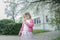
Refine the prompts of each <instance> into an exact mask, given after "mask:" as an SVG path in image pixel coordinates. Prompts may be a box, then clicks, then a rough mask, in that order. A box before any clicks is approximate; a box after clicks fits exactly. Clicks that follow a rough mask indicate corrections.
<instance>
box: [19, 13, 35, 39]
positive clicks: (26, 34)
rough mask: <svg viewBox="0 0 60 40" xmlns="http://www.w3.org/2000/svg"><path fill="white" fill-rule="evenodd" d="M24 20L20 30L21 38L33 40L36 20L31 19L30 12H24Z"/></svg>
mask: <svg viewBox="0 0 60 40" xmlns="http://www.w3.org/2000/svg"><path fill="white" fill-rule="evenodd" d="M23 17H24V21H23V23H22V27H21V30H20V31H19V35H20V36H21V40H33V33H32V32H33V26H34V21H33V20H32V19H31V15H30V13H29V12H27V13H25V14H24V16H23Z"/></svg>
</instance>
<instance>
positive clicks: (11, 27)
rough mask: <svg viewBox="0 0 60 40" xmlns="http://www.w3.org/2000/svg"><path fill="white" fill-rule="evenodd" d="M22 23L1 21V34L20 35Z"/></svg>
mask: <svg viewBox="0 0 60 40" xmlns="http://www.w3.org/2000/svg"><path fill="white" fill-rule="evenodd" d="M21 26H22V23H14V22H9V23H7V22H6V20H4V22H3V21H0V35H18V33H19V30H20V28H21Z"/></svg>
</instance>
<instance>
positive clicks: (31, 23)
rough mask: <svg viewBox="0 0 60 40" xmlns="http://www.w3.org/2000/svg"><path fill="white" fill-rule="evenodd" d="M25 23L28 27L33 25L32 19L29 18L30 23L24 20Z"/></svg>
mask: <svg viewBox="0 0 60 40" xmlns="http://www.w3.org/2000/svg"><path fill="white" fill-rule="evenodd" d="M26 25H27V26H29V27H33V26H34V21H33V20H31V21H30V23H29V22H27V21H26Z"/></svg>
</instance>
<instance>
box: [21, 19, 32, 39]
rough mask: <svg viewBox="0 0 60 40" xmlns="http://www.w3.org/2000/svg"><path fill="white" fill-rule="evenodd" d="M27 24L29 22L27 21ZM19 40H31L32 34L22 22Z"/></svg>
mask: <svg viewBox="0 0 60 40" xmlns="http://www.w3.org/2000/svg"><path fill="white" fill-rule="evenodd" d="M27 22H28V23H29V22H30V20H27ZM21 40H33V33H32V32H29V31H28V26H27V25H26V24H25V22H24V28H23V31H22V35H21Z"/></svg>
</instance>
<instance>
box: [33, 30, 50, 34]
mask: <svg viewBox="0 0 60 40" xmlns="http://www.w3.org/2000/svg"><path fill="white" fill-rule="evenodd" d="M44 32H50V31H49V30H33V33H34V34H38V33H44Z"/></svg>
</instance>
